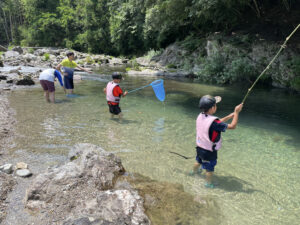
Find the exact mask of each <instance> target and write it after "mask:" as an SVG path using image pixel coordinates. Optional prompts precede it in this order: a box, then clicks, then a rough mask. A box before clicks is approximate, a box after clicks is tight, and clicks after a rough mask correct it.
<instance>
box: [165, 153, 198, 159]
mask: <svg viewBox="0 0 300 225" xmlns="http://www.w3.org/2000/svg"><path fill="white" fill-rule="evenodd" d="M170 153H173V154H175V155H179V156H181V157H182V158H184V159H192V158H194V157H187V156H184V155H181V154H179V153H177V152H170Z"/></svg>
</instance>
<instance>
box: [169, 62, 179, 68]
mask: <svg viewBox="0 0 300 225" xmlns="http://www.w3.org/2000/svg"><path fill="white" fill-rule="evenodd" d="M167 68H169V69H176V68H177V66H176V65H174V64H172V63H171V64H168V65H167Z"/></svg>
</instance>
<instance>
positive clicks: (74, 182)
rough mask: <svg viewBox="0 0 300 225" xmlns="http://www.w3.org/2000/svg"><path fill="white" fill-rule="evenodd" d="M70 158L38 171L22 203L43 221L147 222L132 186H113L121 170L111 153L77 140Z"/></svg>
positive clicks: (91, 222) (137, 195)
mask: <svg viewBox="0 0 300 225" xmlns="http://www.w3.org/2000/svg"><path fill="white" fill-rule="evenodd" d="M69 158H70V159H72V160H73V161H71V162H68V163H67V164H65V165H63V166H60V167H56V168H49V169H48V171H47V172H46V173H44V174H40V175H38V176H37V177H36V178H35V180H34V181H33V184H32V185H31V186H30V187H29V189H28V190H27V193H26V198H25V202H26V207H27V208H28V209H30V210H34V211H35V212H40V213H38V214H37V219H38V220H39V221H42V223H43V224H51V223H52V222H53V221H55V222H56V224H65V225H69V224H141V225H142V224H150V221H149V219H148V217H147V216H146V215H145V213H144V208H143V199H142V198H141V197H140V196H139V194H138V192H137V191H135V190H133V189H132V188H130V187H129V188H127V189H125V188H115V183H116V180H117V179H118V177H119V176H121V175H122V174H123V173H124V172H125V170H124V168H123V166H122V164H121V160H120V159H119V158H118V157H117V156H115V155H114V154H112V153H108V152H106V151H104V150H103V149H101V148H99V147H97V146H95V145H91V144H78V145H76V146H75V148H74V149H72V150H71V151H70V153H69Z"/></svg>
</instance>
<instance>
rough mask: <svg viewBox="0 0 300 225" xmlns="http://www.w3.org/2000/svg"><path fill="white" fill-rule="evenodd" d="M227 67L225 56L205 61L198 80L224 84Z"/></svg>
mask: <svg viewBox="0 0 300 225" xmlns="http://www.w3.org/2000/svg"><path fill="white" fill-rule="evenodd" d="M225 66H226V59H225V56H223V55H222V54H215V55H212V56H210V57H207V58H205V59H204V62H203V67H202V69H201V71H200V72H198V74H197V75H198V78H199V79H201V80H203V81H206V82H212V83H217V84H224V83H226V80H224V70H225Z"/></svg>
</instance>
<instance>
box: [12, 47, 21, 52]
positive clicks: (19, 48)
mask: <svg viewBox="0 0 300 225" xmlns="http://www.w3.org/2000/svg"><path fill="white" fill-rule="evenodd" d="M12 50H13V51H16V52H19V54H23V49H22V48H21V47H20V46H16V47H14V48H13V49H12Z"/></svg>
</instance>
